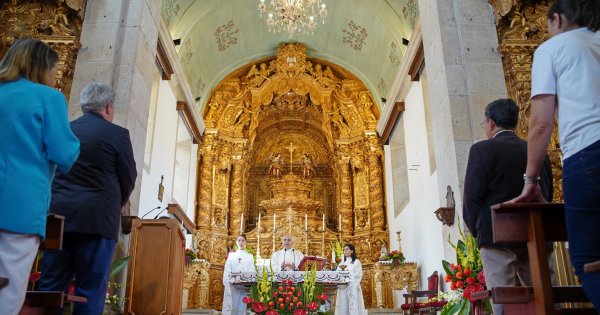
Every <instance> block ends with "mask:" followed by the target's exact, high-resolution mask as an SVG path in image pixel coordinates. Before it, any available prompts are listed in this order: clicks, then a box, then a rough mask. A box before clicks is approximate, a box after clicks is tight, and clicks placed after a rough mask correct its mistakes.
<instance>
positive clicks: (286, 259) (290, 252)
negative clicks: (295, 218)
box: [271, 235, 304, 271]
mask: <svg viewBox="0 0 600 315" xmlns="http://www.w3.org/2000/svg"><path fill="white" fill-rule="evenodd" d="M281 246H282V247H283V248H282V249H280V250H278V251H276V252H274V253H273V255H272V256H271V268H273V271H294V270H297V269H298V265H300V262H302V259H303V258H304V254H302V252H301V251H299V250H296V249H294V238H293V237H292V236H291V235H284V236H283V238H281Z"/></svg>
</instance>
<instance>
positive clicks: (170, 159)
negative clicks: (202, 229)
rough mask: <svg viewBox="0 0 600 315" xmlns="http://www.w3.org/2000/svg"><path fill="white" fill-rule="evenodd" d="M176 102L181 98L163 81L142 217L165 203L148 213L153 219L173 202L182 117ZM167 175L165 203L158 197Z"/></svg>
mask: <svg viewBox="0 0 600 315" xmlns="http://www.w3.org/2000/svg"><path fill="white" fill-rule="evenodd" d="M176 103H177V100H176V98H175V95H174V93H173V91H172V90H171V87H170V86H169V83H168V82H167V81H162V80H161V81H160V83H159V88H158V95H157V103H156V105H155V106H156V120H155V121H154V133H153V138H152V150H151V154H150V159H149V160H150V163H149V164H148V167H147V168H144V170H143V174H142V185H141V189H140V212H139V216H142V215H144V214H146V213H147V212H148V211H149V210H150V209H152V208H155V207H157V206H161V208H160V210H154V211H152V212H150V213H148V214H147V215H146V217H145V218H153V217H154V216H156V215H157V214H158V213H159V212H160V211H161V210H162V209H163V208H164V207H166V206H167V205H168V204H169V203H171V202H172V200H171V199H172V194H173V174H174V165H175V147H176V145H177V143H176V142H175V141H173V139H176V138H177V123H178V119H179V117H178V116H179V115H178V113H177V111H176V110H175V104H176ZM163 175H164V177H165V179H164V180H163V185H164V187H165V190H164V195H163V201H162V202H161V201H159V200H158V197H157V196H158V185H159V184H160V177H161V176H163ZM165 212H166V211H165Z"/></svg>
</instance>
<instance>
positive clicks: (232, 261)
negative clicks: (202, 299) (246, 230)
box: [222, 250, 256, 315]
mask: <svg viewBox="0 0 600 315" xmlns="http://www.w3.org/2000/svg"><path fill="white" fill-rule="evenodd" d="M255 270H256V268H255V267H254V257H253V256H252V254H250V253H248V252H247V251H245V250H238V251H235V252H232V253H229V256H228V257H227V261H226V262H225V271H224V272H223V286H224V287H225V288H224V292H223V313H222V314H223V315H243V314H246V304H244V303H243V302H242V299H243V298H244V296H246V292H245V291H244V290H243V289H238V288H236V287H234V286H233V285H231V283H230V280H229V275H231V274H232V273H238V272H249V271H255Z"/></svg>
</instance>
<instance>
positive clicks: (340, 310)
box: [335, 244, 367, 315]
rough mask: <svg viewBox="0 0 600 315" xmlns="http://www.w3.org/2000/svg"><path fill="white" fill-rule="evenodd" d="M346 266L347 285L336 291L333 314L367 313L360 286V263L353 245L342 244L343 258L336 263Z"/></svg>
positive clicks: (362, 314) (354, 314)
mask: <svg viewBox="0 0 600 315" xmlns="http://www.w3.org/2000/svg"><path fill="white" fill-rule="evenodd" d="M341 265H344V266H346V271H348V272H349V274H350V282H349V283H348V286H346V287H342V288H339V289H338V290H337V293H336V302H335V303H336V304H335V315H367V310H366V309H365V299H364V297H363V294H362V289H361V288H360V281H361V280H362V275H363V271H362V264H361V263H360V260H358V258H356V250H355V248H354V245H352V244H346V246H344V258H343V260H342V262H340V264H339V265H338V270H339V269H341V268H340V267H339V266H341Z"/></svg>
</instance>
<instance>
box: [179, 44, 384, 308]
mask: <svg viewBox="0 0 600 315" xmlns="http://www.w3.org/2000/svg"><path fill="white" fill-rule="evenodd" d="M203 117H204V120H205V123H206V126H207V129H206V131H205V135H204V138H203V140H202V143H201V144H200V148H199V154H198V171H197V172H198V174H197V178H198V184H197V196H198V197H197V203H196V225H197V228H198V230H197V231H196V233H195V236H194V240H195V241H194V243H195V244H196V245H195V247H196V249H197V250H198V254H199V256H200V258H201V259H204V260H206V261H208V262H209V263H210V264H209V265H210V266H208V264H207V265H206V266H205V267H204V269H207V270H206V271H207V272H208V276H209V279H210V280H209V282H210V283H209V284H208V285H205V286H204V288H200V289H198V288H194V290H197V291H199V292H190V295H191V296H192V295H201V296H204V297H206V299H204V300H199V299H195V298H193V297H191V298H190V300H189V302H190V305H189V307H206V308H213V309H219V308H220V307H221V304H222V296H223V286H222V283H221V282H222V272H223V264H224V263H225V257H226V249H227V248H228V247H231V246H233V239H234V237H235V236H236V235H238V234H239V233H240V232H243V233H245V234H246V235H247V237H248V241H249V242H248V243H249V246H251V247H252V249H253V250H254V251H255V252H257V253H258V254H259V257H262V258H269V257H270V256H271V253H272V252H273V251H274V250H278V249H280V247H281V238H282V236H283V235H284V234H291V235H292V236H293V237H294V240H295V246H294V247H295V248H296V249H298V250H300V251H302V252H303V253H304V254H305V255H314V256H323V257H330V254H328V253H331V249H330V243H332V242H335V240H336V239H338V237H341V239H342V240H343V242H351V243H353V244H355V246H356V249H357V252H358V254H359V256H360V257H361V260H362V261H363V266H364V269H365V273H364V276H363V292H364V295H365V302H366V304H367V305H373V304H374V303H375V298H374V294H375V293H374V280H373V277H374V276H373V265H374V263H375V262H377V261H378V258H379V255H380V249H381V246H382V245H385V246H386V247H389V246H388V244H389V237H388V233H387V223H386V221H387V219H386V215H385V206H384V193H383V191H384V187H383V173H382V172H383V161H382V159H383V145H382V143H381V140H380V138H379V137H378V136H377V134H376V132H375V125H376V123H377V119H378V117H379V110H378V108H377V106H376V104H375V103H374V101H373V98H372V96H371V94H370V92H369V91H368V90H367V89H366V87H365V86H364V85H363V84H362V83H361V82H360V81H359V80H357V79H356V78H355V77H354V76H352V75H351V74H350V73H349V72H348V71H346V70H344V69H342V68H340V67H338V66H336V65H333V64H330V63H327V62H325V61H321V60H318V59H311V58H308V57H307V55H306V48H305V47H304V46H303V45H301V44H294V43H292V44H282V45H280V46H279V48H278V50H277V56H276V57H271V58H266V59H263V60H260V61H258V62H255V63H252V64H250V65H247V66H245V67H243V68H241V69H239V70H237V71H235V72H233V73H232V74H231V75H229V76H228V77H227V78H226V79H224V80H223V81H222V82H221V83H220V84H219V85H217V86H216V87H215V88H214V89H213V91H212V93H211V96H210V98H209V100H208V102H207V105H206V106H205V110H204V114H203ZM198 272H199V271H196V272H195V273H196V274H197V273H198ZM188 285H189V287H192V284H188ZM209 288H210V290H209V291H208V292H202V291H203V290H208V289H209ZM194 299H195V300H194Z"/></svg>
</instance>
